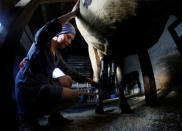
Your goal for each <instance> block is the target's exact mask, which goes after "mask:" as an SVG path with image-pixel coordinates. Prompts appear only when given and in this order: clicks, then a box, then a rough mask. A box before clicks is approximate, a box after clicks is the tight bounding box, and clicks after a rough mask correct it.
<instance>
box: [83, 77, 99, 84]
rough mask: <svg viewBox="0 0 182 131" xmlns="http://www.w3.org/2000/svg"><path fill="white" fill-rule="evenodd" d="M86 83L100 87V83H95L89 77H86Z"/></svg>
mask: <svg viewBox="0 0 182 131" xmlns="http://www.w3.org/2000/svg"><path fill="white" fill-rule="evenodd" d="M86 81H87V82H89V83H90V84H91V85H93V86H98V85H99V83H97V82H95V81H94V80H92V79H91V78H88V77H86Z"/></svg>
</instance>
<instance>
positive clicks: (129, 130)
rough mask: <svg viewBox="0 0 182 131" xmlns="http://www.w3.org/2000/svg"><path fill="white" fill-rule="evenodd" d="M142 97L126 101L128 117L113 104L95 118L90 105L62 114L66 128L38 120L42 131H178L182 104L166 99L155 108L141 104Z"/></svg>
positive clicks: (180, 122)
mask: <svg viewBox="0 0 182 131" xmlns="http://www.w3.org/2000/svg"><path fill="white" fill-rule="evenodd" d="M143 99H144V97H135V98H131V99H129V100H128V101H129V104H130V105H131V107H132V109H133V111H134V112H133V113H132V114H121V113H120V109H119V108H118V104H117V102H112V103H111V104H107V105H105V108H104V109H105V114H104V115H97V114H95V112H94V107H95V106H94V105H87V106H86V105H83V104H82V105H76V106H75V107H73V108H72V109H69V110H66V111H64V112H63V113H62V114H63V115H64V116H65V117H66V118H69V119H73V120H74V121H73V123H71V124H69V125H66V126H57V127H51V126H48V125H47V116H45V117H44V118H42V119H41V120H40V124H41V125H42V128H41V130H42V131H182V101H181V100H179V99H178V98H176V97H174V96H173V95H172V96H170V95H169V96H168V97H166V98H165V99H164V100H162V101H161V102H160V103H159V104H158V105H157V106H155V107H148V106H145V105H144V103H145V102H144V100H143Z"/></svg>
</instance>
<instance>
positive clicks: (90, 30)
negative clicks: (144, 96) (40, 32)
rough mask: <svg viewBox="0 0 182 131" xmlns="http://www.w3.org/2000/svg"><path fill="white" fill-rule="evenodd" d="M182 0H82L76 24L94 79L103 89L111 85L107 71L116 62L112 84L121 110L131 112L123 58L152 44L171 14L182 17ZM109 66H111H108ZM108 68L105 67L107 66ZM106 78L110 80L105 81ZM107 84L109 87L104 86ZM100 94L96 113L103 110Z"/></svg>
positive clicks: (156, 39)
mask: <svg viewBox="0 0 182 131" xmlns="http://www.w3.org/2000/svg"><path fill="white" fill-rule="evenodd" d="M181 7H182V1H181V0H81V1H80V16H78V17H77V18H76V25H77V27H78V30H79V31H80V33H81V35H82V36H83V38H84V40H85V41H86V43H87V44H88V50H89V56H90V60H91V64H92V68H93V74H94V80H95V81H98V82H100V83H101V87H102V89H100V91H99V92H104V90H105V88H110V87H108V86H107V85H106V83H108V78H109V74H111V73H108V70H109V67H110V66H111V65H115V66H114V68H113V70H114V72H113V74H114V75H113V77H115V79H116V80H115V82H114V83H113V81H112V80H111V79H110V80H109V83H110V84H109V85H114V86H116V87H119V90H120V101H122V102H120V107H121V109H122V112H124V113H125V112H126V113H127V112H131V109H130V107H129V105H128V104H127V101H126V98H125V96H124V90H123V88H122V87H121V85H122V84H121V83H122V62H121V61H122V58H123V57H125V56H128V55H132V54H137V53H138V52H140V51H143V50H147V49H149V48H150V47H152V46H153V45H154V44H155V43H156V42H157V41H158V39H159V37H160V35H161V34H162V32H163V29H164V26H165V23H166V22H167V19H168V18H169V16H170V15H171V14H173V15H176V16H177V17H181V16H180V9H181ZM108 65H109V66H108ZM105 68H106V69H105ZM106 80H107V82H106ZM104 86H106V87H104ZM101 94H104V93H100V95H99V97H100V98H99V99H98V106H97V107H96V113H102V112H103V110H102V108H103V106H102V99H104V98H103V95H101Z"/></svg>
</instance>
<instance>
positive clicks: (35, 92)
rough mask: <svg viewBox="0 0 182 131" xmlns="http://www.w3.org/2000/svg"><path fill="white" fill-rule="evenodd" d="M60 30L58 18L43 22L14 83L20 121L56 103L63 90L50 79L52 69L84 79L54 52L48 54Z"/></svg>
mask: <svg viewBox="0 0 182 131" xmlns="http://www.w3.org/2000/svg"><path fill="white" fill-rule="evenodd" d="M61 29H62V27H61V24H60V22H59V20H58V19H54V20H52V21H49V22H48V23H46V24H45V25H44V26H43V27H42V28H41V29H39V31H38V32H37V33H36V35H35V42H34V43H33V44H32V47H31V48H30V50H29V52H28V54H27V56H26V61H25V64H24V66H23V67H22V68H21V69H20V70H19V72H18V73H17V76H16V80H15V100H16V103H17V109H18V113H19V116H20V119H30V118H33V117H36V116H37V115H39V114H41V113H43V114H44V113H46V112H47V111H48V110H49V108H52V107H56V106H58V104H59V101H60V98H61V95H62V87H61V86H60V85H58V82H57V80H56V79H53V78H52V72H53V70H54V69H55V68H56V67H58V68H60V69H61V70H62V71H63V72H64V73H65V74H67V75H70V76H71V77H72V79H73V80H75V81H78V82H84V81H85V77H84V76H82V75H81V74H80V73H78V72H76V71H74V70H72V69H71V68H69V67H68V65H67V64H66V63H65V62H64V60H63V58H62V56H61V55H60V54H58V52H56V55H55V57H54V56H53V55H52V53H51V51H50V47H51V39H52V38H53V37H54V36H56V35H57V34H58V33H59V32H60V31H61Z"/></svg>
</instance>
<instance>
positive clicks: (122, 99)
mask: <svg viewBox="0 0 182 131" xmlns="http://www.w3.org/2000/svg"><path fill="white" fill-rule="evenodd" d="M121 76H122V72H121V67H120V66H118V67H117V69H116V86H117V88H118V89H119V105H120V109H121V112H122V113H132V110H131V108H130V106H129V104H128V102H127V99H126V97H125V95H124V83H123V82H122V77H121Z"/></svg>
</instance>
